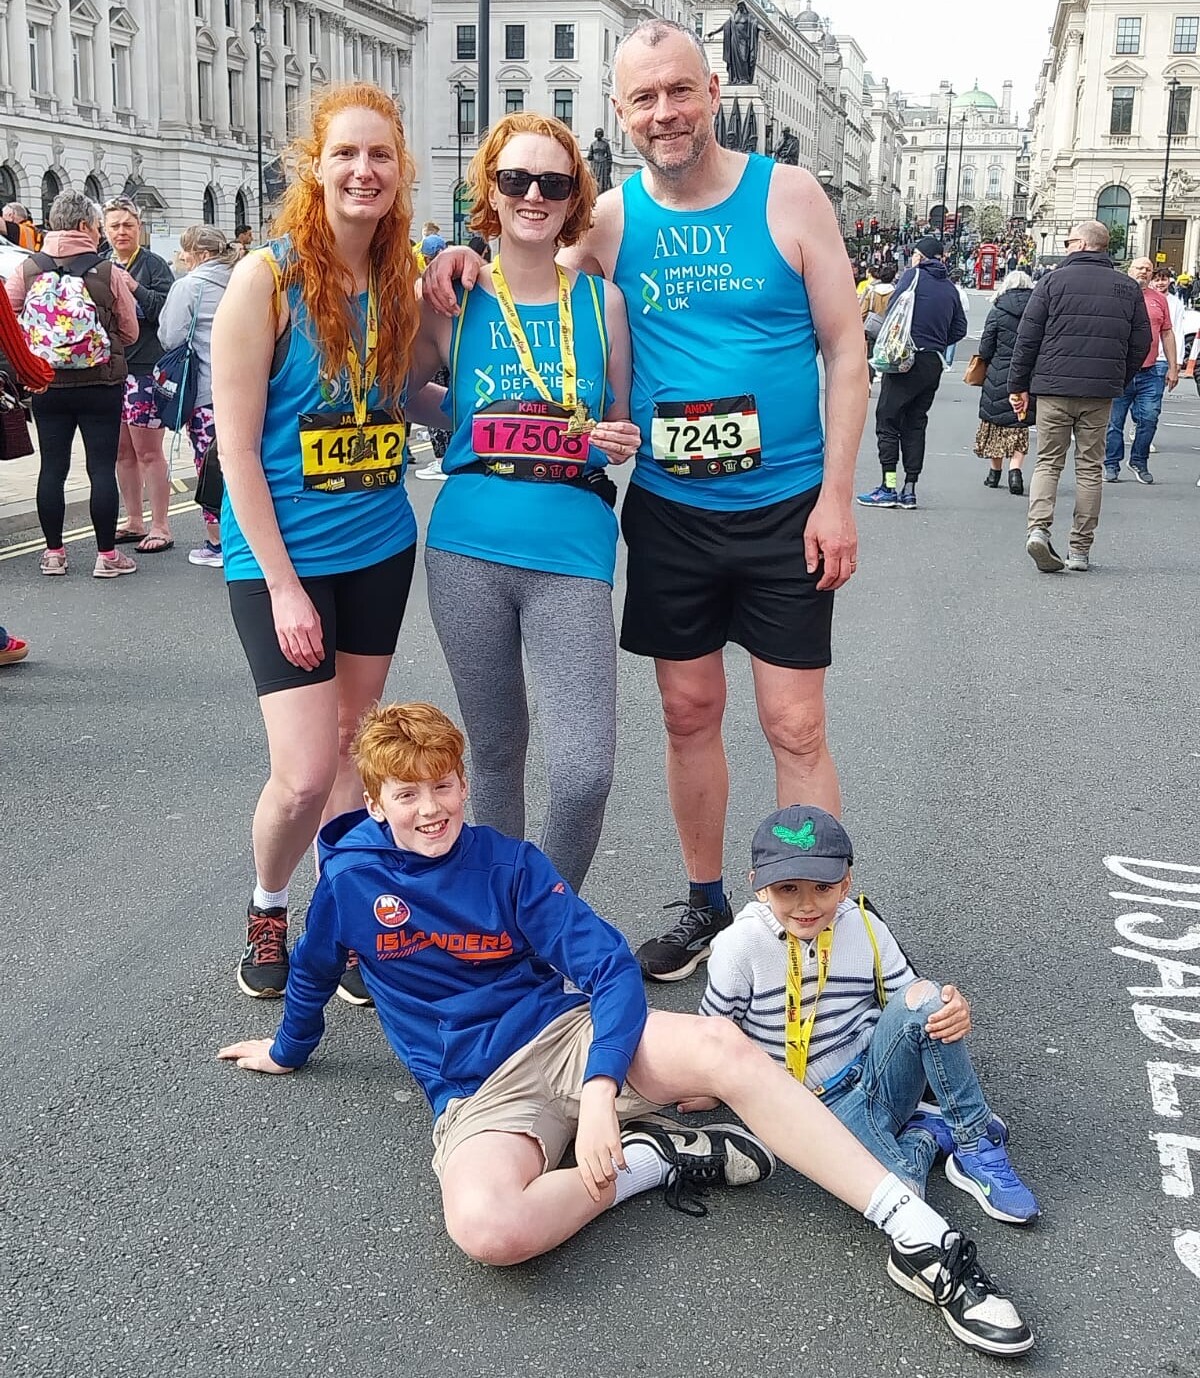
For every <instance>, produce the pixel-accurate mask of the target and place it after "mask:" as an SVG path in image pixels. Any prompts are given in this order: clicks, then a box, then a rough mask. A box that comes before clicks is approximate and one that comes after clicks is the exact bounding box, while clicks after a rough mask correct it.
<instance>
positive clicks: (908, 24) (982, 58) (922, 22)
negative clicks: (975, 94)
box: [814, 0, 1055, 120]
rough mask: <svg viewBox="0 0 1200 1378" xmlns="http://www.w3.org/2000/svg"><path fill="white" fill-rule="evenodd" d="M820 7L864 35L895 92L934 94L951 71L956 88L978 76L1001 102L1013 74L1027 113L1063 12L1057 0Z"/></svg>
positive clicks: (871, 59)
mask: <svg viewBox="0 0 1200 1378" xmlns="http://www.w3.org/2000/svg"><path fill="white" fill-rule="evenodd" d="M814 8H815V9H816V11H817V13H818V14H821V15H825V14H828V16H829V19H830V21H831V22H832V24H833V28H834V32H835V33H848V34H851V35H852V36H853V37H854V38H855V39H857V40H858V45H859V47H860V48H862V49H863V51H864V52H865V53H866V55H867V70H868V71H869V72H871V73H872V75H873V76H876V77H887V79H888V84H889V85H890V86H891V88H892V90H893V91H903V92H905V93H906V94H911V95H926V94H927V93H928V92H930V91H936V90H937V87H938V82H939V81H941V80H942V79H943V78H945V79H946V80H948V81H949V82H950V83H951V85H952V86H953V87H954V89H955V90H956V91H969V90H970V89H971V87H972V86H974V85H975V82H976V79H978V81H979V88H980V90H982V91H987V92H988V94H989V95H992V96H995V98H996V100H997V102H998V101H999V100H1000V87H1001V85H1002V83H1003V82H1004V81H1005V79H1006V78H1007V79H1008V80H1010V81H1011V82H1012V84H1013V106H1014V108H1015V109H1016V110H1018V111H1019V112H1020V115H1021V118H1022V120H1026V119H1027V118H1028V116H1029V106H1030V104H1031V103H1032V101H1033V91H1034V86H1035V84H1036V82H1037V74H1038V70H1039V68H1040V67H1041V64H1042V59H1043V58H1044V57H1045V56H1046V54H1047V52H1048V51H1049V47H1050V25H1051V24H1052V23H1053V22H1054V11H1055V5H1054V0H1004V3H1003V4H1000V5H984V6H979V5H974V4H970V3H967V4H961V5H957V6H956V5H953V4H938V5H934V6H932V7H931V8H923V7H921V6H915V7H914V6H907V7H905V9H904V12H903V17H902V12H901V8H900V7H899V6H898V5H896V3H895V0H826V4H824V5H822V4H819V3H816V0H814ZM989 25H990V29H989V27H988V26H989Z"/></svg>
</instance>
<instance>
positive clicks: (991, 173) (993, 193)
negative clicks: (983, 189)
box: [987, 167, 1004, 200]
mask: <svg viewBox="0 0 1200 1378" xmlns="http://www.w3.org/2000/svg"><path fill="white" fill-rule="evenodd" d="M1003 175H1004V169H1003V168H998V167H990V168H988V183H987V187H988V189H987V194H988V196H989V197H990V198H991V199H992V200H995V199H996V197H998V196H999V195H1000V179H1001V178H1002V177H1003Z"/></svg>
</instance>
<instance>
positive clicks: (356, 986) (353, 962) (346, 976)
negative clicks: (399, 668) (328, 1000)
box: [337, 952, 375, 1008]
mask: <svg viewBox="0 0 1200 1378" xmlns="http://www.w3.org/2000/svg"><path fill="white" fill-rule="evenodd" d="M337 993H338V996H339V997H340V998H341V999H342V1000H344V1001H345V1002H346V1004H347V1005H358V1006H360V1007H361V1008H366V1007H367V1006H371V1007H374V1004H375V1001H374V999H372V997H371V992H370V991H369V990H368V989H367V983H366V982H365V981H364V980H363V978H362V968H361V967H360V966H359V964H358V953H357V952H352V953H351V954H350V960H349V961H348V962H347V963H346V970H345V971H343V972H342V979H341V980H340V981H339V982H338V988H337Z"/></svg>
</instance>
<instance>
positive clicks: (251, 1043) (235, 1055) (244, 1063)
mask: <svg viewBox="0 0 1200 1378" xmlns="http://www.w3.org/2000/svg"><path fill="white" fill-rule="evenodd" d="M273 1042H274V1039H271V1038H245V1039H243V1040H242V1041H241V1042H240V1043H230V1044H229V1045H228V1046H227V1047H224V1048H222V1049H221V1051H220V1052H219V1053H218V1054H217V1056H218V1057H219V1058H220V1059H221V1060H222V1061H223V1062H236V1063H237V1065H238V1066H239V1067H244V1068H245V1069H246V1070H247V1071H248V1072H271V1073H272V1074H273V1075H275V1076H282V1075H283V1074H284V1073H285V1072H294V1071H295V1070H296V1069H295V1068H294V1067H281V1066H280V1065H279V1063H278V1062H276V1061H275V1059H274V1058H273V1057H272V1056H271V1044H272V1043H273Z"/></svg>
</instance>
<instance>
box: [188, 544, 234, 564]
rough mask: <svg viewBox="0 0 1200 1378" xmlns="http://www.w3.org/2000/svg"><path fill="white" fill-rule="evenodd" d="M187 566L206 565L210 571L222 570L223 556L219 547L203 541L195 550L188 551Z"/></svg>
mask: <svg viewBox="0 0 1200 1378" xmlns="http://www.w3.org/2000/svg"><path fill="white" fill-rule="evenodd" d="M188 564H189V565H207V566H208V567H209V568H210V569H224V567H225V556H224V553H223V552H222V550H221V547H220V546H219V545H213V543H212V542H211V541H205V542H204V544H203V545H202V546H199V547H198V548H197V549H196V550H189V551H188Z"/></svg>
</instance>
